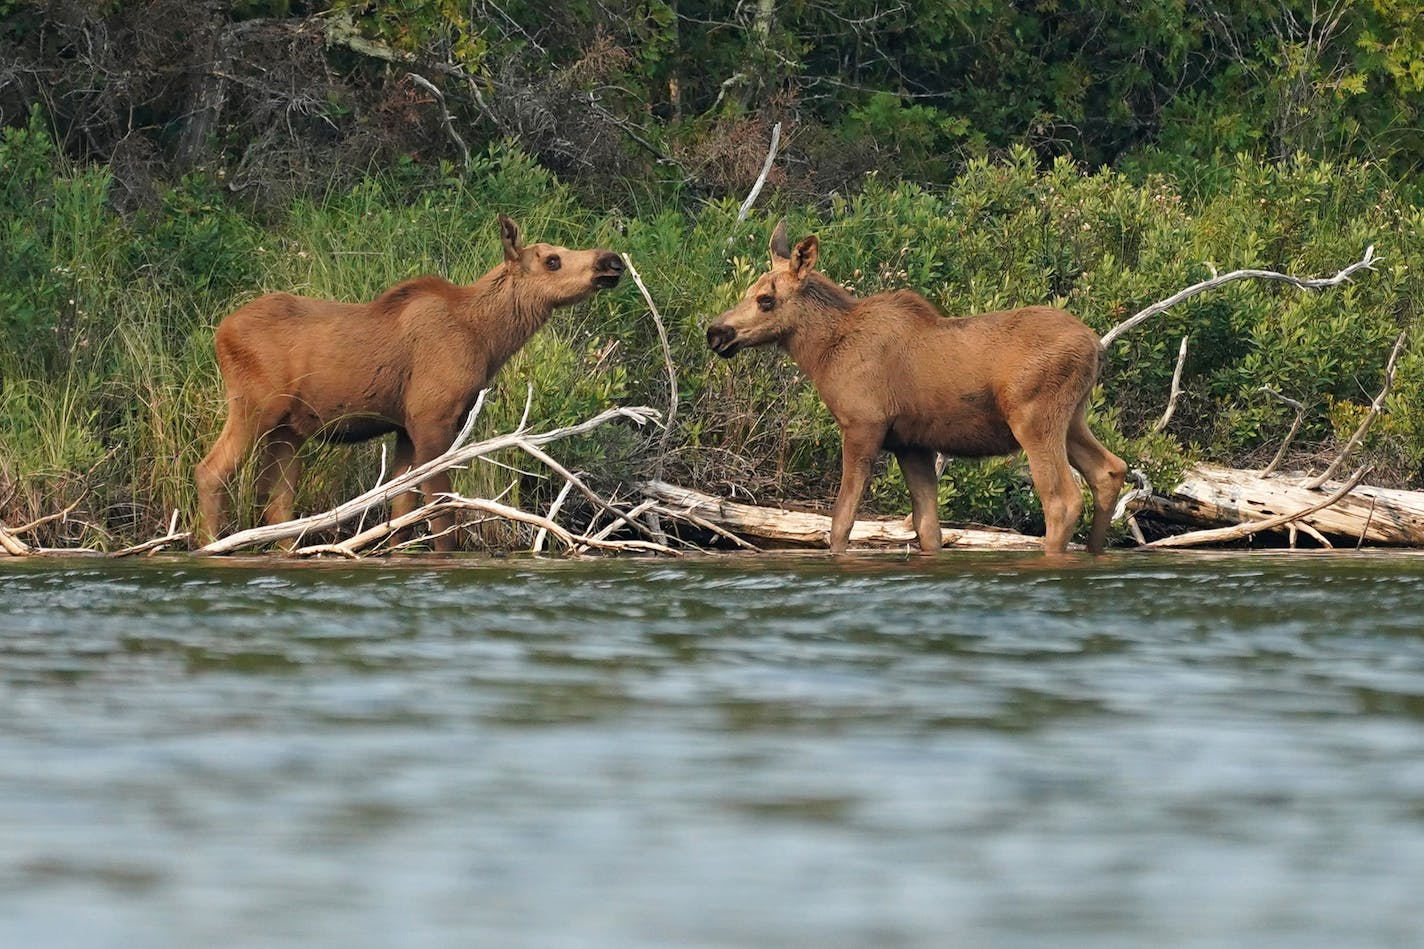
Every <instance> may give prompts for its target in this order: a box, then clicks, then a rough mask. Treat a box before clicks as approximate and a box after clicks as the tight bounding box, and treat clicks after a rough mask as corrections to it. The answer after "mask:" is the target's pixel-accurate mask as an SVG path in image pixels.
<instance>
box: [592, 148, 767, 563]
mask: <svg viewBox="0 0 1424 949" xmlns="http://www.w3.org/2000/svg"><path fill="white" fill-rule="evenodd" d="M780 137H781V123H780V122H778V123H777V124H776V129H775V131H774V132H773V134H772V137H771V149H772V155H775V152H776V141H777V139H778V138H780ZM771 157H772V156H768V157H767V167H768V168H770V167H771ZM765 176H766V172H765V171H763V172H762V177H763V178H765ZM752 197H755V193H753V195H752ZM748 200H749V201H750V200H751V199H748ZM623 263H624V264H625V265H626V266H627V267H628V275H629V276H630V277H632V278H633V282H634V283H635V284H637V286H638V291H639V292H640V293H642V295H643V300H644V302H646V303H647V304H648V312H649V313H651V314H652V315H653V325H654V326H656V327H657V330H658V344H659V345H660V346H661V347H662V350H663V368H664V369H665V370H666V372H667V377H668V408H667V415H665V416H664V417H663V434H662V437H661V438H659V439H658V456H657V460H656V461H654V462H653V480H655V481H661V480H662V477H663V468H664V466H665V465H666V463H667V453H668V439H669V438H671V437H672V430H673V424H674V423H675V422H676V421H677V401H678V392H677V366H676V365H674V364H673V360H672V344H671V343H669V342H668V335H667V328H666V327H665V326H663V317H662V314H661V313H659V312H658V305H657V304H656V303H654V302H653V295H652V294H651V293H649V292H648V288H647V285H646V284H644V283H643V278H642V276H641V275H639V273H638V268H637V267H634V266H633V258H632V257H630V256H629V255H627V254H624V255H623ZM586 493H587V492H586ZM648 520H649V523H650V524H651V525H652V533H653V540H654V541H656V542H657V543H660V544H661V543H666V541H667V537H666V536H665V535H664V534H663V526H662V524H661V523H659V521H658V515H657V513H656V512H650V513H649V515H648Z"/></svg>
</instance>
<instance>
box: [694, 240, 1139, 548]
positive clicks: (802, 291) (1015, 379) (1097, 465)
mask: <svg viewBox="0 0 1424 949" xmlns="http://www.w3.org/2000/svg"><path fill="white" fill-rule="evenodd" d="M818 253H819V243H818V241H817V239H816V238H815V237H814V236H812V237H808V238H806V239H805V240H803V241H801V242H800V243H799V244H797V245H796V248H795V249H794V250H791V249H789V248H788V246H787V242H786V238H785V232H784V229H783V228H782V227H781V226H778V227H777V229H776V233H775V234H774V235H773V236H772V243H771V258H772V268H771V270H770V271H768V272H767V273H766V274H763V275H762V276H761V277H760V278H758V279H757V281H756V282H755V283H753V284H752V286H751V289H749V290H748V291H747V293H746V295H745V296H744V297H743V298H742V301H741V302H740V303H738V304H737V305H736V306H734V307H732V308H731V309H730V310H728V311H727V312H725V313H723V314H722V315H721V316H719V317H718V318H717V319H716V320H715V321H714V322H713V323H712V325H711V327H709V328H708V330H707V342H708V345H709V346H711V347H712V349H713V350H714V351H715V352H717V353H718V354H719V355H721V356H723V357H731V356H733V355H735V354H736V353H737V352H740V351H741V350H742V349H746V348H748V347H752V346H762V345H767V344H776V345H778V346H780V347H781V348H783V349H785V350H786V352H787V353H789V354H790V355H791V358H792V359H794V360H795V361H796V364H797V365H798V366H799V367H801V370H802V371H803V372H805V373H806V375H807V376H809V377H810V379H811V382H812V384H813V385H815V387H816V391H817V392H818V393H819V394H820V396H821V399H822V401H824V402H825V404H826V407H827V408H828V409H830V411H831V415H832V416H834V417H835V420H836V422H837V424H839V425H840V429H841V453H842V458H841V464H842V474H841V487H840V492H839V494H838V495H837V497H836V505H835V510H834V511H833V513H832V517H831V550H832V551H835V552H841V551H844V550H845V549H846V544H847V541H848V539H849V536H850V529H851V524H852V523H853V521H854V519H855V511H856V508H857V507H858V506H859V504H860V496H861V493H862V492H863V491H864V489H865V482H866V479H867V478H868V477H869V474H870V467H871V463H872V462H873V461H874V459H875V456H876V455H877V454H879V452H880V451H881V450H882V449H889V450H890V451H892V452H894V453H895V457H896V458H897V460H898V461H899V462H900V469H901V471H902V472H903V473H904V475H905V482H906V484H907V486H908V487H909V489H910V499H911V505H912V508H913V514H912V518H913V520H914V524H915V531H916V534H917V536H918V538H919V544H920V549H921V550H924V551H931V550H938V549H939V547H940V532H939V517H938V511H937V507H938V498H937V491H936V480H937V478H936V475H935V468H934V462H935V453H936V452H940V453H943V454H948V455H956V456H959V457H961V458H980V457H986V456H990V455H1005V454H1010V453H1013V452H1016V451H1018V450H1020V449H1022V450H1024V451H1025V452H1026V453H1027V454H1028V461H1029V470H1030V472H1031V473H1032V475H1033V483H1034V487H1035V489H1037V491H1038V495H1039V498H1040V499H1041V500H1042V501H1043V511H1044V520H1045V522H1046V527H1047V535H1046V536H1045V538H1044V549H1045V550H1046V551H1047V552H1049V553H1058V552H1062V551H1064V550H1066V549H1067V546H1068V537H1069V534H1070V533H1071V531H1072V529H1073V526H1074V525H1075V524H1076V523H1077V521H1078V517H1079V515H1080V514H1081V513H1082V506H1083V502H1082V495H1081V494H1080V493H1079V489H1078V486H1077V484H1076V483H1075V482H1074V480H1073V475H1072V471H1071V470H1070V465H1071V467H1072V468H1076V469H1077V470H1078V471H1079V472H1080V473H1082V475H1083V477H1084V478H1085V479H1086V480H1087V482H1088V486H1089V488H1090V489H1091V490H1092V492H1093V507H1094V510H1093V522H1092V527H1091V529H1090V531H1089V534H1088V549H1089V550H1091V551H1093V552H1095V553H1097V552H1101V551H1102V549H1103V546H1104V543H1105V542H1106V539H1107V529H1108V523H1109V521H1110V519H1111V516H1112V508H1113V505H1114V504H1115V503H1116V501H1117V496H1118V492H1119V491H1121V490H1122V484H1123V481H1124V479H1125V477H1126V474H1127V466H1126V465H1124V464H1123V461H1122V459H1121V458H1118V457H1117V456H1116V455H1114V454H1113V453H1112V452H1110V451H1108V450H1107V449H1106V448H1104V447H1103V445H1102V443H1100V442H1099V441H1098V440H1097V439H1096V438H1095V437H1094V436H1093V433H1092V432H1091V431H1089V429H1088V425H1087V422H1086V421H1085V419H1084V413H1085V411H1086V409H1087V404H1088V397H1089V394H1090V393H1091V391H1092V388H1093V385H1094V383H1095V381H1096V379H1097V374H1098V358H1099V355H1100V353H1101V347H1100V346H1099V344H1098V337H1097V334H1095V333H1094V332H1093V331H1092V330H1091V329H1089V328H1088V327H1087V326H1085V325H1083V323H1082V322H1080V321H1079V320H1078V319H1077V318H1076V317H1074V316H1073V315H1072V314H1071V313H1067V312H1065V311H1063V310H1056V309H1052V308H1051V307H1044V306H1035V307H1024V308H1022V309H1018V310H1003V311H999V312H994V313H984V314H980V315H979V316H972V317H967V318H964V319H954V320H950V319H944V318H943V317H942V316H941V315H940V313H939V311H938V310H936V309H935V308H934V307H933V306H932V305H931V304H930V303H929V302H928V301H926V300H925V299H924V298H923V297H921V296H919V295H918V294H915V293H911V292H909V291H903V290H902V291H899V292H895V293H880V294H876V295H874V296H871V297H866V298H864V299H858V298H856V297H854V296H852V295H850V294H849V293H846V292H845V291H844V290H842V289H841V288H839V287H837V286H836V285H835V284H833V283H832V282H831V281H829V280H827V279H826V278H825V277H823V276H821V275H820V274H818V273H816V272H815V271H814V270H813V269H812V268H813V267H814V266H815V262H816V257H817V255H818Z"/></svg>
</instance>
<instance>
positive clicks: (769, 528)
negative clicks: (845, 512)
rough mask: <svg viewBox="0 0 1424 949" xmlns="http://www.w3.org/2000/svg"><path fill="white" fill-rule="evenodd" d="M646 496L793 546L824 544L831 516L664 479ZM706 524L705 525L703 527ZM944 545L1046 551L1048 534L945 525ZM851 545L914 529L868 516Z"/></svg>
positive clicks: (904, 542) (897, 542) (905, 542)
mask: <svg viewBox="0 0 1424 949" xmlns="http://www.w3.org/2000/svg"><path fill="white" fill-rule="evenodd" d="M638 489H639V490H640V491H641V492H642V493H643V495H644V496H645V497H648V498H650V499H652V500H654V501H656V502H658V506H659V510H661V511H662V512H663V514H664V516H668V517H678V516H679V515H680V514H684V515H688V516H687V517H686V518H685V520H687V522H688V523H691V524H693V525H694V526H701V525H699V524H698V522H699V521H705V522H707V523H710V524H714V525H716V526H717V527H718V528H720V529H721V530H722V531H726V532H729V533H732V534H735V535H737V536H738V537H740V538H744V539H746V538H751V539H754V540H755V541H756V542H757V543H759V544H761V545H762V546H766V545H768V544H780V545H783V546H793V547H825V546H826V544H827V540H828V538H829V536H830V531H831V519H830V517H829V516H827V515H825V514H813V513H810V512H807V511H788V510H786V509H784V508H773V507H761V506H758V505H754V504H742V503H740V502H737V501H728V500H726V499H724V498H719V497H714V496H713V495H710V494H704V493H702V492H701V491H694V490H693V489H691V488H684V487H681V486H679V485H675V484H668V483H667V482H665V481H645V482H643V483H642V484H640V485H638ZM703 529H705V528H703ZM940 537H941V542H942V544H943V546H945V547H956V548H961V549H966V550H1042V549H1043V538H1041V537H1030V536H1028V535H1027V534H1016V533H1014V532H1013V531H1000V530H993V529H990V528H958V527H945V528H941V529H940ZM850 542H851V546H852V547H862V548H865V547H873V548H887V547H914V546H916V543H917V542H916V540H915V532H914V530H913V529H911V528H909V527H907V526H906V525H905V519H904V518H884V519H880V518H866V519H863V520H857V521H856V522H855V526H853V527H852V528H851V532H850Z"/></svg>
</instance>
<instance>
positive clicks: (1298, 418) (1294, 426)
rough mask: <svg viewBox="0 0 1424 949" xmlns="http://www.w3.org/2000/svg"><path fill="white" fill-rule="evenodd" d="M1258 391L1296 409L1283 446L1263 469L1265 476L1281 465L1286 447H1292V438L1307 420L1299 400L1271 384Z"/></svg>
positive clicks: (1282, 441)
mask: <svg viewBox="0 0 1424 949" xmlns="http://www.w3.org/2000/svg"><path fill="white" fill-rule="evenodd" d="M1256 391H1257V392H1264V393H1266V395H1269V396H1270V397H1271V398H1273V399H1279V400H1280V401H1282V402H1284V403H1285V404H1286V405H1289V406H1290V407H1291V408H1293V409H1295V421H1294V422H1292V423H1291V427H1290V431H1288V432H1286V437H1285V438H1284V439H1282V440H1281V447H1280V448H1278V449H1276V456H1275V457H1274V458H1272V459H1271V463H1270V464H1268V465H1266V467H1264V468H1262V469H1261V477H1262V478H1265V477H1268V476H1269V475H1270V473H1271V472H1273V471H1275V470H1276V466H1277V465H1279V464H1280V463H1281V459H1282V458H1284V457H1285V456H1286V449H1287V448H1289V447H1290V443H1291V440H1292V439H1294V438H1295V433H1296V432H1298V431H1300V423H1301V422H1302V421H1304V420H1305V406H1304V405H1302V404H1301V403H1299V402H1297V401H1296V400H1295V399H1292V398H1289V397H1287V396H1284V395H1281V394H1280V393H1279V392H1277V391H1276V390H1275V389H1272V388H1271V387H1270V386H1261V387H1260V388H1259V389H1257V390H1256Z"/></svg>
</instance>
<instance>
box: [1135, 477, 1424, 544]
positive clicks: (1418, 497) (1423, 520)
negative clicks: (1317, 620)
mask: <svg viewBox="0 0 1424 949" xmlns="http://www.w3.org/2000/svg"><path fill="white" fill-rule="evenodd" d="M1307 482H1308V479H1307V478H1306V477H1305V476H1303V475H1301V476H1298V477H1290V476H1283V475H1277V476H1275V477H1272V478H1262V477H1260V476H1259V475H1258V474H1257V473H1256V472H1254V471H1240V470H1237V469H1234V468H1223V467H1220V466H1219V465H1210V464H1200V465H1195V466H1193V467H1192V468H1189V469H1188V470H1187V471H1186V473H1185V474H1184V475H1183V476H1182V480H1181V482H1180V483H1179V484H1178V485H1177V486H1176V487H1174V488H1172V489H1171V490H1170V491H1168V492H1166V493H1165V494H1151V495H1148V496H1147V497H1144V498H1142V499H1140V500H1139V501H1138V502H1137V513H1138V514H1139V515H1144V514H1145V515H1150V516H1152V517H1157V518H1161V519H1163V520H1167V521H1172V522H1175V523H1184V524H1193V525H1209V526H1216V525H1223V524H1248V525H1249V524H1250V523H1251V522H1253V521H1263V520H1266V519H1267V518H1270V517H1274V516H1276V515H1281V514H1290V513H1294V512H1296V511H1302V510H1305V509H1307V508H1310V507H1312V506H1314V505H1317V504H1319V503H1320V502H1321V501H1322V500H1324V499H1325V498H1327V497H1329V496H1330V494H1331V493H1332V492H1336V491H1338V490H1339V489H1340V488H1342V487H1344V485H1345V482H1341V481H1327V482H1325V483H1324V484H1323V485H1321V486H1320V487H1319V488H1318V489H1315V490H1311V489H1309V488H1307V487H1305V484H1306V483H1307ZM1292 523H1293V524H1295V525H1297V526H1298V527H1300V528H1312V529H1314V530H1315V531H1316V532H1318V533H1320V534H1323V535H1326V536H1329V537H1334V538H1336V540H1337V541H1339V540H1344V541H1348V543H1349V546H1352V547H1353V546H1356V545H1357V544H1360V543H1364V544H1384V545H1390V546H1406V547H1412V546H1424V492H1419V491H1402V490H1398V489H1393V488H1377V487H1374V486H1372V485H1368V484H1359V485H1356V486H1355V487H1354V488H1352V489H1351V490H1350V491H1348V492H1347V493H1345V494H1344V495H1343V496H1342V497H1340V498H1339V499H1338V500H1336V501H1335V502H1334V503H1332V504H1330V505H1328V506H1327V507H1323V508H1321V509H1320V510H1318V511H1315V512H1314V513H1311V514H1306V515H1303V516H1301V517H1300V518H1298V519H1297V520H1295V521H1292V522H1290V523H1287V524H1282V525H1281V526H1280V527H1278V528H1276V530H1278V531H1287V530H1289V527H1290V524H1292Z"/></svg>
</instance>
